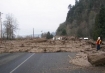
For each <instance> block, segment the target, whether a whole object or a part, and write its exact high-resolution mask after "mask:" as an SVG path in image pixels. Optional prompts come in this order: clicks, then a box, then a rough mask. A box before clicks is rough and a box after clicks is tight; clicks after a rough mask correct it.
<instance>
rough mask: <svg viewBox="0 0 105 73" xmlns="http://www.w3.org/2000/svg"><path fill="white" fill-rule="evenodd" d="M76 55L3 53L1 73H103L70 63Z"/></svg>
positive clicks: (0, 56)
mask: <svg viewBox="0 0 105 73" xmlns="http://www.w3.org/2000/svg"><path fill="white" fill-rule="evenodd" d="M75 54H76V53H69V52H68V53H65V52H63V53H3V54H0V73H102V72H101V71H99V70H89V69H87V68H84V69H83V68H79V67H78V66H74V65H72V64H70V63H69V60H70V58H69V56H70V57H72V58H73V57H74V56H75Z"/></svg>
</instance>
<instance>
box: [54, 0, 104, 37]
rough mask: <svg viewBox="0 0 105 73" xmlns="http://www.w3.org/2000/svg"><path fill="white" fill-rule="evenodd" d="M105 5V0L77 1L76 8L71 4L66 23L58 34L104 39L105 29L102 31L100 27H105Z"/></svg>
mask: <svg viewBox="0 0 105 73" xmlns="http://www.w3.org/2000/svg"><path fill="white" fill-rule="evenodd" d="M104 4H105V0H79V1H78V0H75V5H74V6H72V5H71V4H70V5H69V6H68V8H69V11H68V13H67V17H66V21H65V22H63V23H61V24H60V26H59V27H58V29H57V31H56V34H57V35H63V34H65V35H70V36H75V37H90V38H94V39H96V37H97V36H101V37H104V36H103V34H104V32H102V31H103V29H105V28H104V27H103V28H102V29H101V27H99V26H103V24H104V21H105V20H104V19H105V16H104V15H105V14H103V13H104V12H105V7H104V6H103V5H104ZM102 16H104V17H102ZM97 20H98V21H97ZM100 22H101V23H100ZM97 29H100V30H97ZM96 30H97V31H96ZM64 31H65V32H64ZM97 32H98V33H97Z"/></svg>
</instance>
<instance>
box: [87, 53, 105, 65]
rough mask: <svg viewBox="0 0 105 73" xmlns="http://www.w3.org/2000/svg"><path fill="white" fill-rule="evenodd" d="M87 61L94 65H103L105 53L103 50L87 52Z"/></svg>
mask: <svg viewBox="0 0 105 73" xmlns="http://www.w3.org/2000/svg"><path fill="white" fill-rule="evenodd" d="M87 58H88V61H89V62H90V63H91V64H92V65H95V66H103V65H105V53H104V52H98V53H93V54H89V55H88V56H87Z"/></svg>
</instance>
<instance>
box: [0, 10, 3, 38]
mask: <svg viewBox="0 0 105 73" xmlns="http://www.w3.org/2000/svg"><path fill="white" fill-rule="evenodd" d="M1 14H3V13H1V12H0V39H1V40H2V22H1Z"/></svg>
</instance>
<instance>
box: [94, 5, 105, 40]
mask: <svg viewBox="0 0 105 73" xmlns="http://www.w3.org/2000/svg"><path fill="white" fill-rule="evenodd" d="M99 36H100V37H101V38H105V6H103V5H102V6H101V9H100V12H99V14H98V15H97V16H96V19H95V26H94V31H93V39H94V40H96V39H97V37H99Z"/></svg>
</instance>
